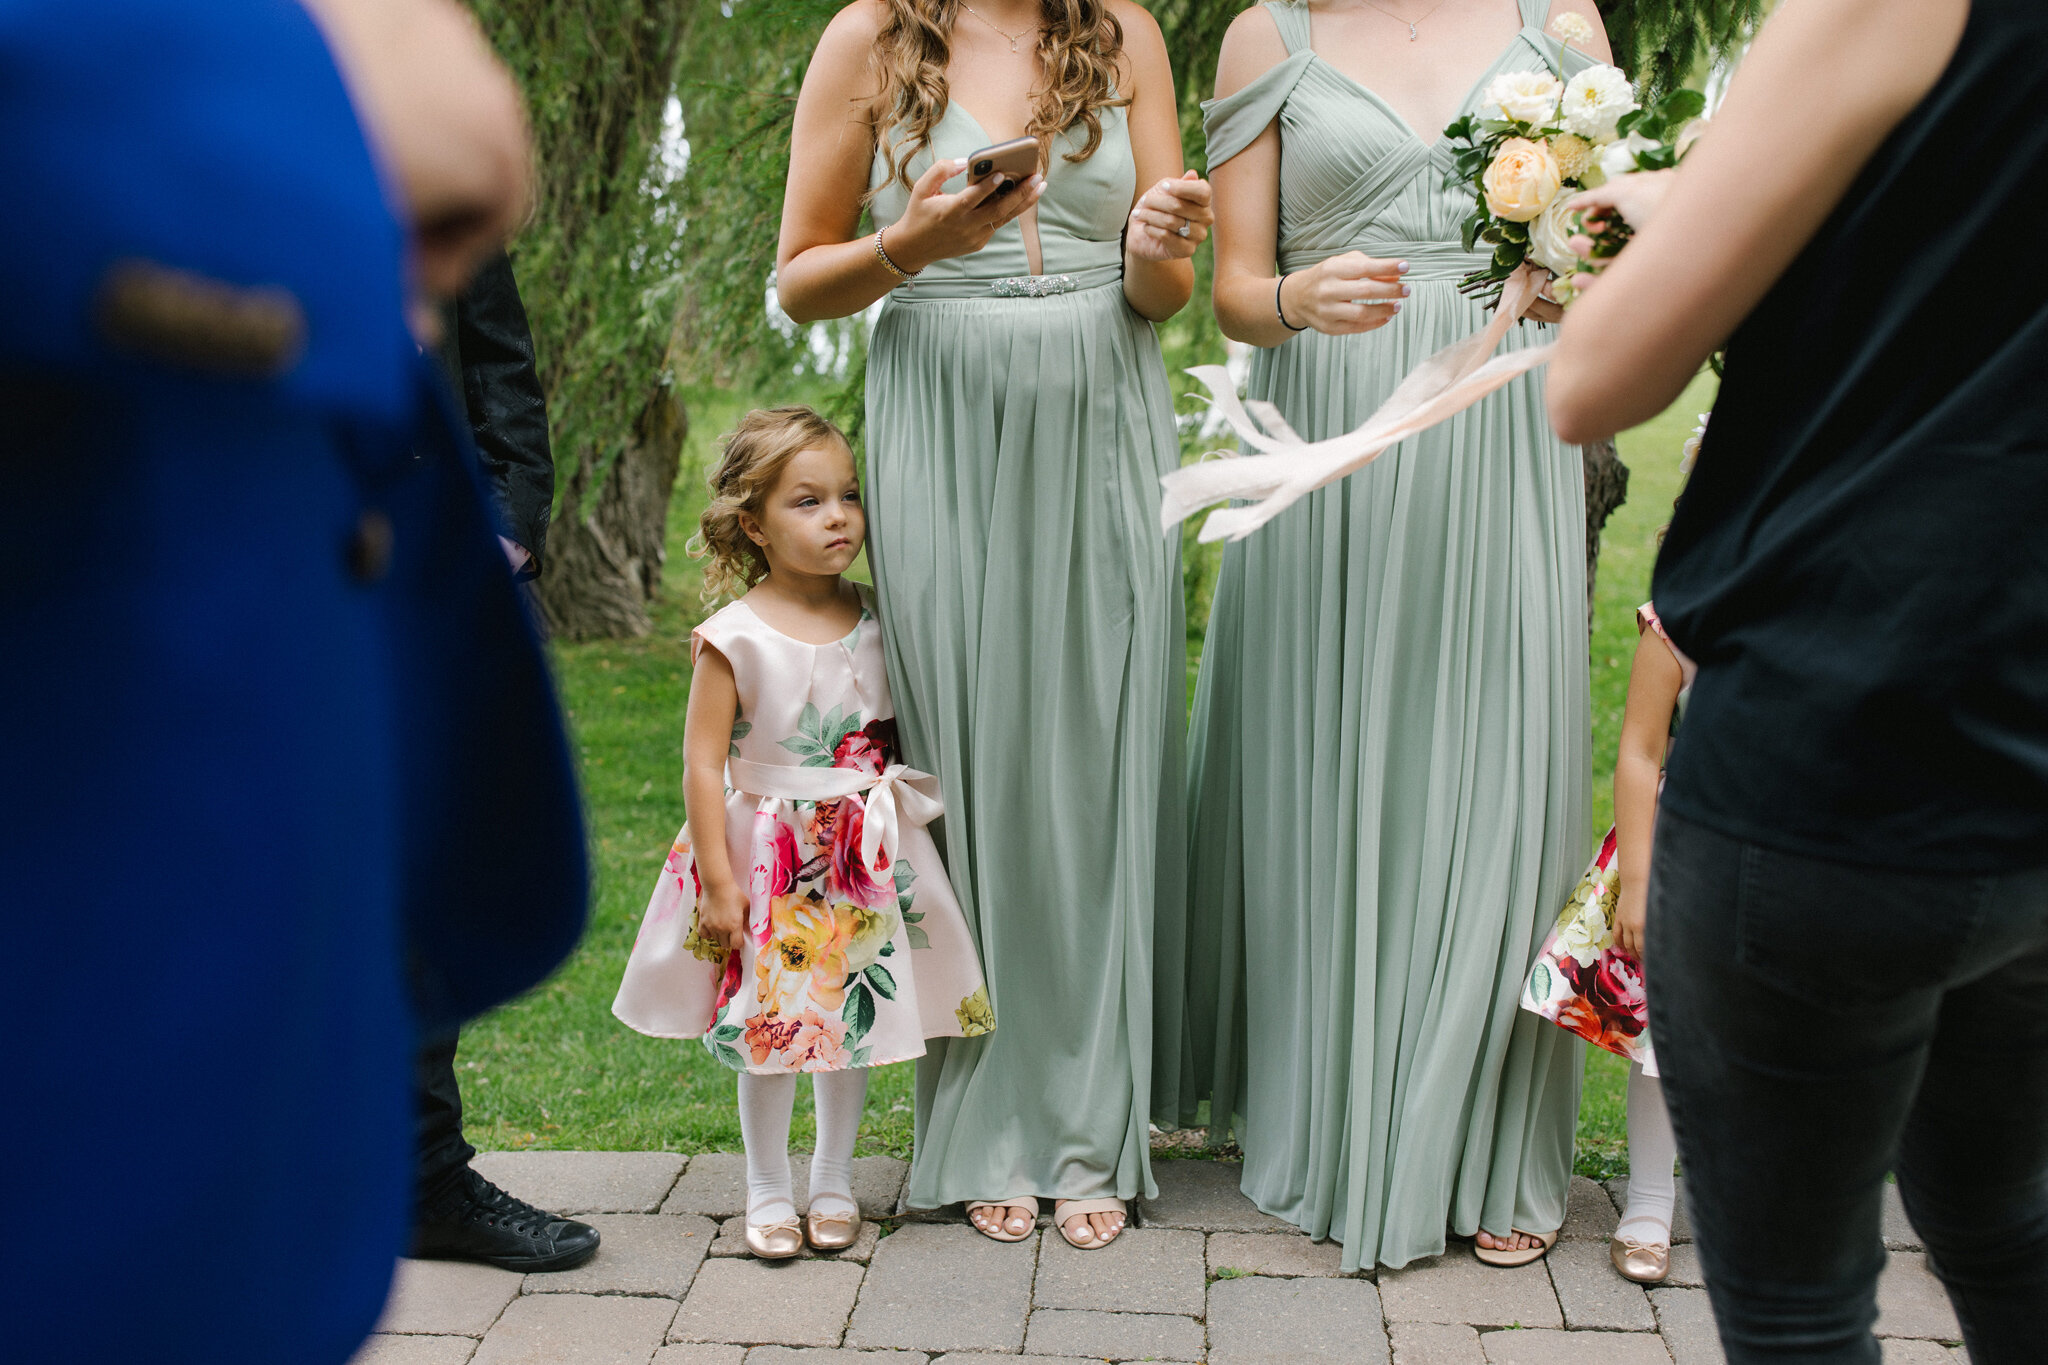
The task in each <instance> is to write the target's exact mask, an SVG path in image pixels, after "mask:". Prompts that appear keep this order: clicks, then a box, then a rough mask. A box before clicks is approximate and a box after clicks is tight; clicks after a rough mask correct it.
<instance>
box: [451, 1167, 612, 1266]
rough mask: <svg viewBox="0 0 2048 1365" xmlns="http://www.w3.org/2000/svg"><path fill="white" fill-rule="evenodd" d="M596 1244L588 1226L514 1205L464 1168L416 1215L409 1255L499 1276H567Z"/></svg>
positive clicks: (593, 1251) (594, 1231)
mask: <svg viewBox="0 0 2048 1365" xmlns="http://www.w3.org/2000/svg"><path fill="white" fill-rule="evenodd" d="M597 1241H598V1238H597V1229H596V1228H594V1227H592V1226H590V1224H588V1223H578V1222H576V1221H575V1220H574V1219H570V1218H563V1217H561V1216H560V1215H559V1214H553V1213H549V1212H547V1211H546V1210H545V1209H537V1208H535V1207H534V1206H533V1205H531V1204H529V1203H527V1202H526V1201H525V1200H524V1199H514V1198H513V1197H512V1196H511V1195H509V1194H507V1193H505V1192H504V1191H503V1190H501V1189H499V1188H498V1187H497V1186H496V1185H493V1184H492V1183H491V1182H490V1181H488V1180H486V1179H484V1178H483V1177H482V1176H480V1175H478V1174H477V1173H476V1172H475V1171H473V1170H470V1169H468V1168H467V1167H465V1168H464V1169H463V1172H462V1179H461V1180H459V1181H457V1182H456V1184H455V1188H454V1189H452V1190H450V1191H449V1192H448V1193H447V1194H444V1195H442V1196H441V1197H440V1198H439V1199H437V1200H435V1201H434V1203H433V1204H432V1205H431V1206H429V1207H427V1208H425V1209H422V1210H421V1211H420V1213H419V1217H418V1220H417V1221H416V1222H415V1223H414V1224H413V1230H412V1251H411V1254H412V1255H414V1256H421V1257H431V1258H435V1259H442V1260H457V1261H482V1262H483V1263H484V1264H485V1265H494V1266H497V1267H499V1268H500V1269H504V1270H523V1271H546V1270H569V1269H572V1268H573V1267H576V1266H579V1265H582V1264H583V1263H584V1262H585V1261H587V1260H589V1259H590V1258H591V1257H592V1256H593V1255H595V1254H596V1253H597Z"/></svg>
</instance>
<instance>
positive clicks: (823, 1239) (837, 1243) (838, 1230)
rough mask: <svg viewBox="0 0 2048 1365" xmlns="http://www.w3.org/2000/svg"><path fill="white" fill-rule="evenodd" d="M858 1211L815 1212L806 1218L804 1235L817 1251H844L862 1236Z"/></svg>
mask: <svg viewBox="0 0 2048 1365" xmlns="http://www.w3.org/2000/svg"><path fill="white" fill-rule="evenodd" d="M860 1228H861V1222H860V1215H859V1214H858V1213H813V1214H810V1215H809V1216H807V1217H806V1218H805V1219H804V1235H805V1236H806V1237H808V1238H810V1241H811V1247H812V1249H813V1250H816V1251H844V1250H846V1249H847V1248H848V1247H850V1246H852V1245H853V1244H854V1242H855V1240H856V1239H858V1238H859V1237H860Z"/></svg>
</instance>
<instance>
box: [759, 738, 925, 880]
mask: <svg viewBox="0 0 2048 1365" xmlns="http://www.w3.org/2000/svg"><path fill="white" fill-rule="evenodd" d="M725 780H726V784H727V785H728V786H730V787H731V788H732V789H733V790H734V791H737V792H745V793H746V794H747V795H748V796H753V797H758V798H759V799H760V805H759V806H757V807H756V809H757V810H763V811H769V810H773V809H774V808H775V806H776V804H777V803H778V802H782V801H836V800H839V799H840V798H842V797H848V796H860V795H861V793H863V792H865V793H867V795H866V796H865V798H863V799H862V801H861V822H860V856H861V860H862V861H863V862H864V863H866V865H867V866H868V868H869V870H870V871H875V872H886V871H887V870H889V869H890V868H893V867H894V866H896V845H897V836H898V834H899V832H900V829H901V826H902V825H903V824H904V823H905V822H908V823H910V824H913V825H928V824H930V823H931V822H932V821H934V820H936V819H938V818H939V817H940V816H941V815H943V814H945V813H946V808H945V806H944V805H942V804H941V803H940V801H939V779H938V778H936V777H933V776H932V775H931V774H930V773H922V772H919V771H918V770H917V769H915V768H913V767H910V766H909V765H907V764H903V763H892V764H890V765H889V766H888V767H887V768H884V769H883V770H882V771H881V772H879V773H865V772H861V771H860V770H859V769H857V768H803V767H799V766H797V765H796V764H794V763H754V762H751V761H749V760H747V759H744V758H728V759H727V760H726V761H725Z"/></svg>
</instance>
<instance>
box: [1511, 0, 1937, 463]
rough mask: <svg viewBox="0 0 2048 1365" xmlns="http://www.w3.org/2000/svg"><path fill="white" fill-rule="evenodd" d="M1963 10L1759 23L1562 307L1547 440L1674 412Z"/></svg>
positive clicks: (1850, 2) (1922, 3) (1789, 17)
mask: <svg viewBox="0 0 2048 1365" xmlns="http://www.w3.org/2000/svg"><path fill="white" fill-rule="evenodd" d="M1968 13H1969V4H1968V0H1798V3H1797V4H1791V5H1786V6H1784V7H1783V8H1782V9H1781V10H1779V11H1778V13H1777V14H1775V15H1774V16H1773V17H1772V18H1771V20H1770V22H1769V23H1768V24H1766V25H1765V27H1764V30H1763V32H1761V33H1760V34H1758V36H1757V40H1756V42H1755V44H1754V45H1752V47H1751V48H1750V51H1749V56H1748V57H1747V59H1746V60H1744V62H1743V64H1742V69H1741V70H1740V71H1739V72H1738V73H1737V74H1736V77H1735V80H1734V82H1733V83H1732V84H1731V85H1730V87H1729V90H1728V98H1727V99H1726V101H1724V103H1723V104H1722V106H1721V110H1720V112H1719V113H1718V114H1717V115H1716V116H1715V118H1714V123H1713V126H1712V128H1711V129H1709V130H1708V132H1707V133H1706V134H1705V135H1704V136H1703V137H1701V139H1700V141H1699V145H1698V146H1697V147H1695V148H1694V149H1693V151H1692V153H1691V154H1690V155H1689V156H1688V157H1687V158H1686V160H1685V163H1684V165H1683V166H1682V167H1681V168H1680V170H1679V172H1678V174H1677V176H1676V177H1674V178H1673V180H1672V181H1671V186H1670V191H1669V193H1668V194H1667V195H1666V196H1665V198H1664V200H1663V203H1662V205H1661V206H1660V207H1659V208H1658V210H1657V213H1656V216H1655V218H1654V219H1653V220H1651V221H1650V222H1648V223H1635V224H1633V226H1634V227H1635V228H1636V229H1637V231H1636V235H1635V238H1634V240H1633V241H1631V242H1630V243H1629V245H1628V248H1627V249H1626V250H1625V251H1623V252H1622V253H1621V255H1620V256H1618V257H1616V258H1615V260H1614V262H1613V263H1612V264H1611V265H1609V266H1608V267H1607V269H1606V271H1605V272H1604V273H1603V274H1602V276H1601V279H1600V283H1599V286H1598V287H1597V288H1595V289H1593V290H1590V291H1588V293H1587V295H1586V297H1585V298H1584V299H1583V300H1581V301H1580V302H1579V303H1578V304H1576V305H1574V306H1573V308H1572V310H1571V314H1570V316H1569V318H1568V319H1567V321H1566V323H1565V326H1564V328H1563V331H1562V334H1561V335H1560V337H1559V342H1558V352H1557V356H1556V358H1555V359H1553V360H1552V361H1551V362H1550V378H1549V383H1548V398H1549V404H1550V420H1551V424H1552V425H1553V426H1554V427H1556V428H1557V433H1558V435H1560V436H1562V437H1563V438H1564V439H1565V440H1567V441H1572V442H1579V443H1583V442H1587V441H1595V440H1600V439H1602V438H1603V437H1607V436H1611V435H1613V434H1614V433H1615V432H1617V431H1621V430H1623V429H1624V428H1627V427H1631V426H1634V425H1636V424H1637V423H1639V422H1642V421H1646V420H1647V419H1649V418H1651V417H1654V416H1655V415H1657V414H1658V413H1659V412H1662V411H1663V410H1664V409H1665V408H1666V407H1669V406H1670V405H1671V403H1672V401H1673V400H1675V399H1676V398H1677V397H1678V395H1679V393H1680V392H1681V391H1683V390H1684V388H1685V386H1686V384H1687V383H1688V382H1689V381H1690V380H1691V379H1692V377H1693V376H1694V375H1695V374H1697V373H1698V372H1699V368H1700V366H1701V365H1703V364H1705V363H1706V359H1707V357H1708V356H1709V355H1711V354H1712V353H1713V352H1714V351H1715V350H1716V349H1717V348H1718V347H1720V346H1721V345H1722V344H1723V343H1724V342H1726V341H1727V339H1728V336H1729V334H1730V333H1731V332H1733V331H1734V330H1735V328H1736V326H1737V325H1738V324H1739V323H1740V322H1741V321H1742V319H1743V318H1745V317H1747V316H1748V315H1749V313H1750V311H1751V310H1752V309H1754V308H1755V307H1756V305H1757V303H1758V302H1759V301H1760V300H1761V299H1762V298H1763V297H1764V295H1765V294H1766V293H1768V292H1769V291H1770V288H1771V286H1772V285H1774V284H1776V283H1777V281H1778V277H1779V276H1780V275H1782V274H1784V272H1785V268H1786V267H1787V266H1788V265H1790V264H1791V263H1792V261H1793V259H1794V258H1795V257H1796V256H1797V255H1798V254H1799V252H1800V251H1801V250H1803V249H1804V248H1805V246H1806V244H1807V242H1809V241H1810V240H1812V238H1813V234H1814V233H1815V232H1816V231H1817V230H1819V228H1820V225H1821V224H1822V223H1823V222H1824V221H1826V219H1827V216H1828V214H1830V213H1831V212H1833V211H1834V208H1835V205H1836V204H1837V203H1839V202H1840V201H1841V198H1842V195H1843V194H1844V193H1845V192H1846V191H1847V190H1848V188H1849V185H1850V184H1851V183H1852V182H1853V181H1854V180H1855V178H1856V176H1857V175H1858V174H1859V173H1860V172H1861V171H1862V169H1863V166H1864V163H1865V162H1867V161H1868V160H1869V159H1870V156H1871V153H1873V152H1874V151H1876V150H1877V148H1878V146H1879V144H1881V143H1882V142H1883V141H1884V139H1885V138H1886V137H1887V136H1888V135H1889V134H1890V133H1891V131H1892V129H1893V128H1894V127H1896V126H1897V125H1898V123H1899V122H1900V120H1902V119H1903V118H1905V116H1906V115H1907V114H1908V113H1909V112H1911V110H1912V109H1913V107H1914V106H1915V105H1916V104H1918V103H1919V102H1920V100H1921V99H1922V98H1923V97H1924V96H1925V95H1926V93H1927V92H1928V90H1929V89H1931V88H1932V87H1933V85H1934V82H1935V81H1936V80H1937V79H1939V77H1940V75H1941V72H1942V69H1943V68H1944V67H1945V66H1946V65H1947V63H1948V59H1949V57H1950V55H1951V54H1952V53H1953V52H1954V51H1955V47H1956V43H1957V42H1958V41H1959V40H1960V38H1961V36H1962V31H1963V24H1964V22H1965V20H1966V19H1967V18H1968ZM1761 149H1768V151H1767V152H1765V151H1762V150H1761ZM1873 287H1876V282H1873Z"/></svg>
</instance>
